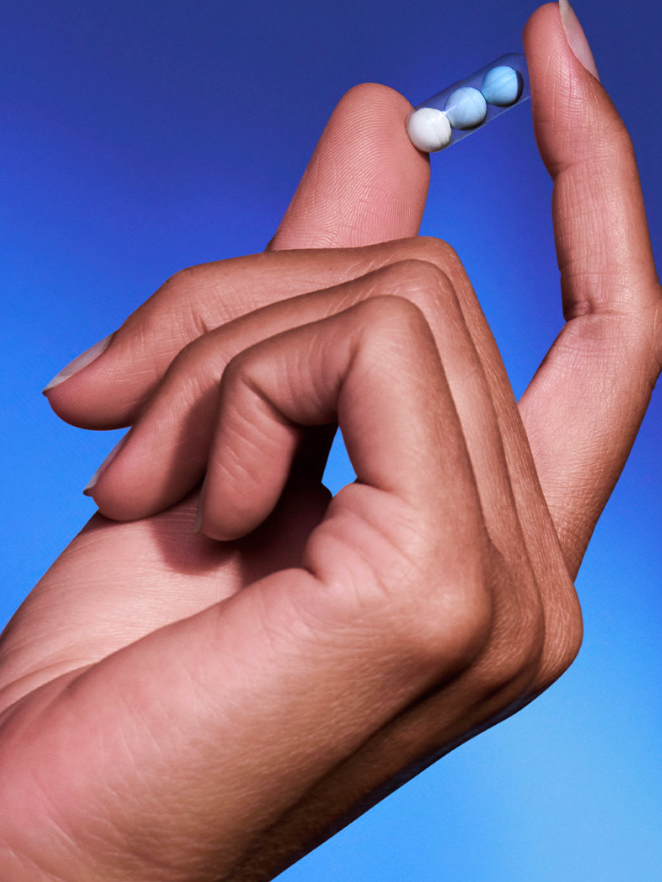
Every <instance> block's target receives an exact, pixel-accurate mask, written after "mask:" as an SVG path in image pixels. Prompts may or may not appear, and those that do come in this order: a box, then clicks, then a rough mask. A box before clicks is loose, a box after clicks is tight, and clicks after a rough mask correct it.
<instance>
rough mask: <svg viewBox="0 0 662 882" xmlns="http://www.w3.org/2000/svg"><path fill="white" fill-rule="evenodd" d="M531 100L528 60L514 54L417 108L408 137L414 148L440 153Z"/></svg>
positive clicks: (412, 113)
mask: <svg viewBox="0 0 662 882" xmlns="http://www.w3.org/2000/svg"><path fill="white" fill-rule="evenodd" d="M530 97H531V90H530V88H529V73H528V70H527V66H526V58H525V57H524V56H523V55H521V54H519V53H515V52H512V53H510V54H509V55H504V56H502V57H501V58H497V60H496V61H493V62H492V64H488V65H487V66H486V67H483V68H481V69H480V70H477V71H476V72H475V73H473V74H471V76H470V77H467V78H466V79H464V80H460V82H458V83H453V85H452V86H448V88H446V89H443V91H441V92H438V93H437V94H436V95H433V96H432V98H428V100H427V101H424V102H423V103H422V104H419V105H418V106H417V107H415V108H414V109H413V110H412V111H411V113H410V114H409V116H408V117H407V134H408V135H409V137H410V138H411V142H412V144H413V145H414V147H417V148H418V149H419V150H422V151H423V152H425V153H436V152H437V151H439V150H444V149H445V148H446V147H450V145H451V144H455V143H456V142H457V141H460V140H462V138H466V136H467V135H470V134H471V133H472V132H476V131H478V129H482V128H483V126H485V125H487V123H488V122H491V121H492V120H493V119H494V118H495V117H497V116H500V115H501V114H502V113H505V111H506V110H510V108H511V107H515V106H516V105H518V104H522V102H524V101H526V100H527V99H528V98H530Z"/></svg>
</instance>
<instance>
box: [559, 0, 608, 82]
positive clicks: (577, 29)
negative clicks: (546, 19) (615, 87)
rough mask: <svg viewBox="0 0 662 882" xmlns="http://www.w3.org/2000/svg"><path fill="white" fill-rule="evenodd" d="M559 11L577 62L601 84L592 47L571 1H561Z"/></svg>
mask: <svg viewBox="0 0 662 882" xmlns="http://www.w3.org/2000/svg"><path fill="white" fill-rule="evenodd" d="M559 10H560V12H561V24H562V25H563V30H564V31H565V36H566V40H567V41H568V45H569V46H570V48H571V49H572V51H573V52H574V54H575V57H576V58H577V60H578V61H580V62H581V63H582V64H583V65H584V67H585V68H586V70H587V71H588V72H589V73H590V74H593V76H594V77H595V78H596V80H597V81H598V82H600V75H599V74H598V69H597V67H596V65H595V59H594V58H593V53H592V52H591V47H590V46H589V45H588V40H587V39H586V34H585V33H584V29H583V28H582V26H581V25H580V23H579V19H578V18H577V15H576V13H575V10H574V9H573V8H572V6H571V5H570V0H559Z"/></svg>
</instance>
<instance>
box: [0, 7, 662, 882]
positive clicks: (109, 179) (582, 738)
mask: <svg viewBox="0 0 662 882" xmlns="http://www.w3.org/2000/svg"><path fill="white" fill-rule="evenodd" d="M534 8H535V3H529V2H523V0H510V2H509V3H507V4H506V3H501V4H493V3H489V2H486V0H462V2H457V3H451V2H440V0H437V2H434V3H433V2H428V0H424V2H417V3H415V4H413V5H410V4H404V3H394V2H368V0H354V2H349V0H334V2H333V3H331V2H318V3H310V2H303V0H300V2H295V0H281V2H278V3H274V2H263V0H246V2H237V0H216V2H211V0H188V2H183V0H182V2H175V0H162V2H155V0H153V2H147V0H142V2H141V0H137V2H136V0H133V2H128V0H108V2H105V3H103V4H94V3H90V2H88V3H84V2H65V0H58V2H46V0H41V2H38V0H22V2H20V3H19V2H17V0H9V2H6V3H4V4H2V5H1V6H0V118H1V120H2V125H1V127H0V228H1V235H0V266H1V268H2V274H1V276H0V278H1V279H2V336H3V346H2V352H1V355H0V370H1V372H2V388H3V392H4V394H3V395H2V397H1V398H0V418H1V420H2V427H3V431H2V440H1V442H0V443H1V445H2V449H1V461H2V473H1V474H2V480H1V487H2V502H1V505H2V509H1V510H2V523H3V535H4V540H5V553H4V555H3V558H2V589H1V591H2V594H1V596H0V622H3V623H4V621H6V620H7V619H8V618H9V616H10V615H11V613H12V611H13V610H14V609H15V607H16V606H17V605H18V604H19V603H20V601H21V599H22V598H23V597H24V596H25V594H27V592H28V591H29V590H30V588H31V587H32V585H33V584H34V582H35V581H36V580H37V579H38V578H39V576H40V575H41V574H42V573H43V572H44V570H45V569H46V568H47V566H48V565H49V564H50V563H51V562H52V560H53V559H54V558H55V557H56V556H57V554H58V553H59V552H60V551H61V550H62V548H63V547H64V545H65V544H66V543H67V542H68V541H69V540H70V539H71V538H72V536H73V535H75V533H76V532H77V531H78V530H79V529H80V527H81V526H82V525H83V523H84V522H85V521H86V520H87V518H88V517H89V516H90V515H91V514H92V513H93V511H94V507H93V504H92V503H91V501H90V500H89V499H86V498H84V497H83V496H82V495H81V493H80V489H82V487H83V486H84V485H85V483H86V482H87V480H88V478H89V476H90V475H91V474H92V472H94V470H95V469H96V467H97V465H98V464H99V462H100V460H101V459H102V457H103V455H104V454H105V452H107V450H108V449H109V448H110V447H111V446H112V444H113V443H114V441H115V440H116V438H115V435H116V433H110V434H111V435H112V437H108V436H106V435H104V434H94V433H86V432H82V431H80V430H77V429H73V428H71V427H68V426H66V425H64V424H62V423H60V422H59V421H58V420H57V419H56V417H55V416H54V415H53V414H52V413H51V411H50V409H49V408H48V405H47V403H46V401H45V400H44V399H43V398H42V397H41V395H40V394H39V391H40V389H41V387H42V386H43V385H45V383H46V382H47V381H48V380H49V379H50V378H51V376H52V375H53V374H55V373H57V371H58V370H59V369H60V368H61V367H62V366H63V365H64V364H66V363H67V362H68V361H69V360H70V359H71V358H73V357H74V356H75V355H77V354H78V353H79V352H81V351H82V350H83V349H85V348H87V347H88V346H90V345H91V344H92V343H94V342H96V341H97V340H98V339H100V338H102V337H105V336H106V335H107V334H108V333H110V332H111V331H112V330H114V329H115V328H116V327H117V326H118V325H119V324H120V323H121V321H122V320H123V319H124V318H125V317H126V315H127V314H128V313H129V312H130V311H132V310H133V309H134V308H135V307H136V306H137V305H138V304H139V303H141V302H142V301H143V300H144V299H145V298H146V297H147V296H148V295H149V294H150V293H151V292H152V291H153V290H155V289H156V288H157V287H158V286H159V285H160V284H161V283H162V282H163V281H164V280H165V279H166V278H167V277H168V276H169V275H171V274H172V273H173V272H175V271H177V270H178V269H181V268H182V267H183V266H187V265H192V264H196V263H200V262H203V261H209V260H216V259H219V258H224V257H229V256H234V255H236V254H244V253H251V252H254V251H259V250H262V249H263V248H264V246H265V244H266V243H267V241H268V240H269V239H270V238H271V236H272V235H273V233H274V231H275V228H276V226H277V224H278V221H279V219H280V217H281V215H282V213H283V211H284V210H285V208H286V207H287V204H288V202H289V199H290V197H291V195H292V192H293V191H294V188H295V187H296V184H297V182H298V180H299V177H300V176H301V173H302V172H303V170H304V168H305V165H306V162H307V159H308V157H309V155H310V153H311V151H312V149H313V148H314V146H315V143H316V141H317V138H318V137H319V134H320V132H321V131H322V128H323V126H324V123H325V122H326V120H327V118H328V116H329V114H330V113H331V111H332V109H333V107H334V105H335V103H336V102H337V100H338V99H339V98H340V96H341V95H342V94H343V92H344V91H346V90H347V89H348V88H350V87H351V86H352V85H354V84H355V83H358V82H362V81H376V82H382V83H386V84H387V85H389V86H392V87H393V88H396V89H398V90H399V91H401V92H402V93H403V94H405V95H406V96H407V97H408V98H409V99H410V100H411V101H412V102H414V103H417V102H419V101H421V100H423V99H425V98H427V97H428V96H429V95H431V94H432V93H434V92H436V91H438V90H440V89H441V88H443V87H445V86H446V85H448V84H449V83H450V82H453V81H455V80H457V79H459V78H461V77H463V76H465V75H467V74H469V73H471V72H472V71H474V70H475V69H477V68H480V67H482V66H484V65H485V64H487V63H489V62H490V61H491V60H492V59H494V58H497V57H498V56H500V55H502V54H504V53H505V52H510V51H520V50H521V31H522V27H523V25H524V23H525V21H526V19H527V17H528V16H529V14H530V13H531V12H533V10H534ZM576 9H577V12H578V15H579V17H580V19H581V20H582V23H583V24H584V27H585V30H586V32H587V35H588V37H589V40H590V41H591V45H592V48H593V50H594V54H595V58H596V62H597V64H598V68H599V70H600V73H601V78H602V82H603V83H604V85H605V86H606V88H607V89H608V91H609V92H610V94H611V96H612V98H613V99H614V102H615V104H616V106H617V107H618V109H619V111H620V113H621V115H622V116H623V118H624V120H625V122H626V124H627V125H628V127H629V129H630V132H631V134H632V138H633V141H634V144H635V149H636V152H637V156H638V159H639V165H640V171H641V177H642V183H643V189H644V194H645V197H646V203H647V209H648V213H649V219H650V225H651V233H652V238H653V245H654V248H655V251H656V256H657V260H658V266H659V265H660V258H661V256H662V255H660V243H661V241H662V238H661V237H662V170H661V164H660V156H661V151H660V143H661V141H662V123H661V121H660V120H661V117H662V100H661V98H660V74H659V58H660V54H661V50H662V40H661V37H660V34H661V27H662V12H661V11H660V6H659V4H658V3H654V2H652V0H651V2H642V0H633V2H631V3H629V4H623V3H616V2H613V0H605V2H600V3H598V2H595V0H593V2H591V0H577V4H576ZM550 199H551V185H550V182H549V179H548V176H547V173H546V172H545V170H544V168H543V166H542V164H541V162H540V160H539V157H538V154H537V150H536V146H535V142H534V139H533V134H532V127H531V118H530V108H529V106H528V105H527V106H526V107H524V108H519V109H516V110H513V112H512V113H509V114H508V115H506V116H504V117H503V118H502V119H499V120H497V121H496V122H495V123H494V124H493V125H490V126H489V127H487V128H486V129H485V130H484V131H482V132H480V133H478V134H476V135H475V136H472V137H470V138H468V139H466V140H465V141H463V142H462V143H461V144H459V145H458V146H456V147H453V148H452V149H451V150H449V151H447V152H445V153H442V154H440V155H439V156H435V157H433V159H432V185H431V190H430V197H429V201H428V208H427V211H426V215H425V219H424V223H423V228H422V232H423V233H425V234H428V235H434V236H439V237H441V238H444V239H447V240H448V241H449V242H450V243H451V244H452V245H453V246H454V247H455V249H456V250H457V251H458V252H459V254H460V257H461V258H462V260H463V262H464V264H465V266H466V268H467V271H468V272H469V275H470V277H471V278H472V280H473V283H474V286H475V288H476V291H477V293H478V296H479V297H480V300H481V303H482V305H483V308H484V310H485V312H486V314H487V316H488V318H489V320H490V322H491V324H492V326H493V329H494V332H495V336H496V338H497V341H498V343H499V345H500V347H501V350H502V353H503V356H504V360H505V362H506V366H507V368H508V370H509V373H510V376H511V378H512V382H513V386H514V389H515V392H516V394H518V395H519V394H521V392H522V390H523V389H524V388H525V387H526V384H527V382H528V381H529V379H530V377H531V375H532V374H533V372H534V371H535V369H536V367H537V365H538V364H539V362H540V360H541V359H542V357H543V356H544V353H545V352H546V350H547V348H548V347H549V345H550V344H551V342H552V341H553V339H554V337H555V335H556V333H557V332H558V330H559V329H560V327H561V323H562V315H561V307H560V296H559V290H558V289H559V285H558V277H559V274H558V269H557V265H556V258H555V252H554V240H553V231H552V227H551V215H550ZM661 436H662V409H661V406H660V398H659V393H655V394H654V396H653V402H652V406H651V409H650V411H649V414H648V416H647V418H646V420H645V422H644V426H643V428H642V431H641V433H640V437H639V438H638V440H637V444H636V446H635V449H634V451H633V453H632V456H631V458H630V461H629V463H628V465H627V466H626V469H625V471H624V474H623V477H622V479H621V482H620V484H619V486H618V488H617V490H616V492H615V494H614V497H613V498H612V500H611V502H610V504H609V506H608V507H607V510H606V512H605V515H604V517H603V519H602V521H601V523H600V525H599V526H598V529H597V531H596V535H595V537H594V541H593V544H592V546H591V548H590V550H589V552H588V554H587V558H586V561H585V564H584V567H583V569H582V572H581V573H580V577H579V580H578V583H577V584H578V589H579V592H580V596H581V600H582V604H583V609H584V615H585V632H586V633H585V643H584V647H583V649H582V651H581V653H580V656H579V658H578V660H577V662H576V663H575V665H574V666H573V667H572V669H571V670H570V671H569V672H568V673H567V674H566V675H565V677H564V678H563V679H562V680H561V681H559V683H557V684H556V685H555V686H554V687H553V688H552V689H551V690H550V691H549V692H548V693H546V694H545V695H544V696H543V697H542V698H540V699H539V700H538V701H537V702H535V703H534V704H533V705H531V706H530V707H529V708H527V709H526V710H525V711H523V712H522V713H520V714H519V715H518V716H516V717H514V718H512V719H510V720H508V721H507V722H506V723H504V724H502V725H500V726H499V727H497V728H495V729H494V730H491V731H490V732H488V733H486V734H484V735H481V736H480V737H479V738H478V739H476V740H475V741H472V742H470V743H469V744H467V745H465V746H464V747H462V748H460V749H459V750H457V751H456V752H455V753H453V754H451V755H450V756H448V757H447V758H445V759H444V760H442V761H441V762H440V763H438V764H437V765H436V766H435V767H433V768H432V769H430V770H429V771H428V772H427V773H425V774H424V775H422V776H420V777H419V778H418V779H416V780H415V781H413V782H411V783H410V784H409V785H407V786H406V787H405V788H403V789H402V790H400V791H399V792H398V793H397V794H395V795H394V796H392V797H390V798H389V799H388V800H386V801H385V802H384V803H382V804H381V805H380V806H378V807H377V808H376V809H374V810H373V811H372V812H370V813H369V814H368V815H367V816H366V817H364V818H363V819H361V820H360V821H359V822H357V823H355V824H354V825H352V826H351V827H350V828H348V829H347V830H346V831H344V832H343V833H342V834H341V835H339V836H338V837H336V838H335V839H334V840H332V841H331V842H330V843H328V844H327V845H325V846H323V847H322V848H321V849H319V850H318V851H317V852H315V853H314V854H313V855H311V856H310V857H309V858H307V859H305V860H304V861H303V862H301V863H300V864H299V865H297V866H296V867H294V868H293V869H292V870H290V871H288V873H287V874H286V875H285V877H284V878H287V879H290V880H292V882H294V880H295V879H296V880H299V879H301V880H304V879H305V880H309V882H312V880H314V882H323V880H324V882H325V880H334V882H335V880H337V879H338V878H341V879H352V880H354V882H358V880H362V879H366V880H368V879H370V880H373V879H375V878H379V879H381V880H402V879H403V878H407V879H409V878H412V879H416V880H421V882H423V880H430V882H432V880H435V882H436V880H439V879H448V880H453V882H479V880H480V882H531V880H535V882H548V880H549V882H552V880H553V882H558V880H561V879H562V880H564V882H625V880H631V879H632V880H635V879H636V880H645V882H657V880H662V869H661V868H660V830H661V829H662V798H661V796H660V794H661V793H662V749H661V748H662V609H661V605H660V593H661V589H662V575H661V573H662V552H661V551H660V536H661V535H662V526H661V524H662V470H661V469H660V464H659V462H660V456H661V455H662V437H661ZM328 479H329V483H330V484H331V486H332V487H333V488H336V487H338V486H340V485H342V484H343V483H345V482H346V481H347V480H350V479H351V471H350V470H349V467H348V466H347V463H346V461H345V460H344V457H343V453H342V450H341V449H340V448H337V449H336V450H335V451H334V458H333V462H332V465H331V468H330V471H329V475H328Z"/></svg>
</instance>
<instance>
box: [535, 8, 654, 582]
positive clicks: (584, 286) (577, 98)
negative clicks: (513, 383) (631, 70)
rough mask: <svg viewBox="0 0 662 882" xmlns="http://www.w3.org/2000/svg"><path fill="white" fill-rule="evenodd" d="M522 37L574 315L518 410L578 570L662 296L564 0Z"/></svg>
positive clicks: (615, 118)
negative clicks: (569, 29) (567, 29)
mask: <svg viewBox="0 0 662 882" xmlns="http://www.w3.org/2000/svg"><path fill="white" fill-rule="evenodd" d="M524 45H525V50H526V53H527V59H528V63H529V73H530V78H531V93H532V102H533V115H534V126H535V133H536V139H537V142H538V147H539V149H540V153H541V155H542V158H543V161H544V162H545V165H546V166H547V169H548V171H549V173H550V175H551V177H552V179H553V181H554V197H553V218H554V231H555V237H556V246H557V255H558V262H559V268H560V270H561V287H562V294H563V308H564V314H565V318H566V322H567V323H566V325H565V327H564V328H563V330H562V332H561V334H560V335H559V337H558V338H557V340H556V342H555V344H554V346H553V347H552V349H551V350H550V352H549V353H548V355H547V357H546V358H545V360H544V361H543V363H542V365H541V367H540V369H539V370H538V372H537V374H536V376H535V377H534V379H533V381H532V383H531V385H530V386H529V388H528V389H527V390H526V392H525V393H524V396H523V397H522V400H521V402H520V409H521V413H522V418H523V420H524V424H525V426H526V430H527V434H528V438H529V442H530V445H531V449H532V452H533V455H534V459H535V462H536V467H537V469H538V473H539V476H540V481H541V484H542V487H543V491H544V493H545V497H546V499H547V503H548V505H549V508H550V511H551V513H552V517H553V519H554V522H555V525H556V528H557V531H558V533H559V538H560V540H561V544H562V546H563V548H564V552H565V555H566V560H567V562H568V565H569V568H570V570H571V571H576V570H577V569H578V568H579V563H580V562H581V559H582V556H583V553H584V551H585V549H586V546H587V545H588V541H589V539H590V536H591V534H592V532H593V528H594V526H595V524H596V522H597V519H598V517H599V515H600V513H601V511H602V509H603V507H604V505H605V503H606V501H607V499H608V498H609V495H610V493H611V491H612V489H613V487H614V485H615V483H616V481H617V479H618V476H619V474H620V472H621V470H622V468H623V465H624V464H625V461H626V459H627V456H628V453H629V451H630V448H631V447H632V444H633V442H634V438H635V436H636V433H637V430H638V428H639V425H640V423H641V420H642V418H643V416H644V413H645V411H646V407H647V405H648V401H649V398H650V393H651V389H652V387H653V385H654V383H655V379H656V378H657V375H658V373H659V368H660V352H661V349H662V342H661V335H660V327H661V325H660V320H661V319H662V311H661V309H662V299H661V298H660V287H659V284H658V279H657V274H656V271H655V265H654V262H653V255H652V250H651V245H650V237H649V233H648V226H647V223H646V213H645V209H644V203H643V197H642V194H641V187H640V184H639V176H638V172H637V165H636V160H635V157H634V151H633V148H632V143H631V141H630V138H629V135H628V133H627V130H626V129H625V126H624V125H623V122H622V121H621V119H620V117H619V115H618V113H617V111H616V109H615V108H614V106H613V104H612V103H611V101H610V99H609V97H608V95H607V93H606V92H605V90H604V89H603V87H602V86H601V85H600V83H599V81H598V80H597V79H596V78H595V77H594V76H592V75H591V73H589V72H588V70H587V69H585V68H584V67H583V65H582V64H581V63H580V62H579V60H578V59H577V58H576V57H575V55H574V53H573V51H572V49H571V48H570V46H569V43H568V41H567V39H566V36H565V33H564V29H563V26H562V21H561V16H560V12H559V6H558V4H556V3H550V4H547V5H546V6H543V7H541V8H540V9H539V10H538V11H537V12H536V13H534V15H533V16H532V18H531V19H530V20H529V22H528V24H527V27H526V30H525V32H524Z"/></svg>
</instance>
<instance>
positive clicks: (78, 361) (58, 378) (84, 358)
mask: <svg viewBox="0 0 662 882" xmlns="http://www.w3.org/2000/svg"><path fill="white" fill-rule="evenodd" d="M112 336H113V335H112V334H109V335H108V336H107V337H104V339H103V340H99V342H98V343H95V344H94V346H90V348H89V349H86V350H85V352H82V353H81V354H80V355H79V356H78V357H77V358H74V360H73V361H70V362H69V364H68V365H67V366H66V367H65V368H62V370H61V371H60V373H59V374H56V375H55V376H54V377H53V379H52V380H51V381H50V383H49V384H48V385H47V386H45V387H44V389H43V390H42V391H43V393H44V395H45V394H46V393H47V392H50V391H51V389H54V388H55V387H56V386H59V385H60V383H64V381H65V380H68V379H69V377H73V375H74V374H77V373H78V372H79V371H82V370H83V368H84V367H87V366H88V364H91V363H92V362H93V361H94V360H95V358H98V357H99V356H100V355H101V353H102V352H105V351H106V349H108V344H109V343H110V340H111V337H112Z"/></svg>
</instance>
